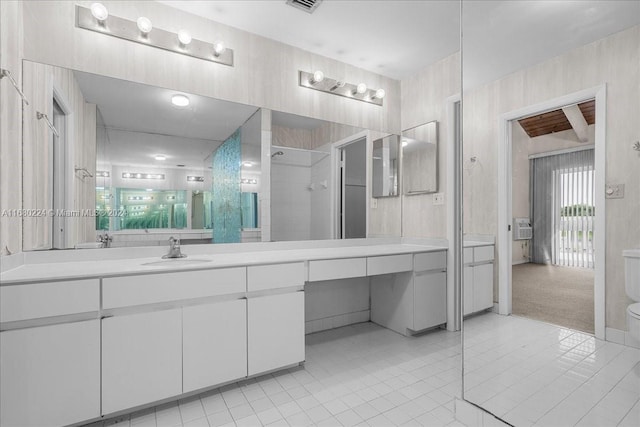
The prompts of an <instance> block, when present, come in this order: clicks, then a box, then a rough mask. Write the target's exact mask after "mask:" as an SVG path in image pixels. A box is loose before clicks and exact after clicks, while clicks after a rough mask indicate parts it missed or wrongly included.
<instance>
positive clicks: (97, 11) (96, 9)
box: [91, 3, 109, 24]
mask: <svg viewBox="0 0 640 427" xmlns="http://www.w3.org/2000/svg"><path fill="white" fill-rule="evenodd" d="M91 15H93V17H94V18H96V20H97V21H98V22H99V23H101V24H104V21H106V20H107V18H108V17H109V11H108V10H107V8H106V7H105V5H103V4H102V3H93V4H92V5H91Z"/></svg>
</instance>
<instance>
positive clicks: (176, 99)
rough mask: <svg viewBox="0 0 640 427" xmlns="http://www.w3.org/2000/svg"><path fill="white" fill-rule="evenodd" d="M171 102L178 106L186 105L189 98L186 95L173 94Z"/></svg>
mask: <svg viewBox="0 0 640 427" xmlns="http://www.w3.org/2000/svg"><path fill="white" fill-rule="evenodd" d="M171 103H172V104H173V105H175V106H176V107H186V106H187V105H189V98H187V97H186V96H185V95H173V96H172V97H171Z"/></svg>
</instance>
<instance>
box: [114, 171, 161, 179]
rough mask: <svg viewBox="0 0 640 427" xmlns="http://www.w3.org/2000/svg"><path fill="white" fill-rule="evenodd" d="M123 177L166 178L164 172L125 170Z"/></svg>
mask: <svg viewBox="0 0 640 427" xmlns="http://www.w3.org/2000/svg"><path fill="white" fill-rule="evenodd" d="M122 177H123V178H132V179H164V174H163V173H142V172H124V173H123V174H122Z"/></svg>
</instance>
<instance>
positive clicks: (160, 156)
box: [155, 154, 167, 160]
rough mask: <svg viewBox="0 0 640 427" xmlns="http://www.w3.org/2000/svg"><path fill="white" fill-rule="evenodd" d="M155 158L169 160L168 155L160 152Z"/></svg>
mask: <svg viewBox="0 0 640 427" xmlns="http://www.w3.org/2000/svg"><path fill="white" fill-rule="evenodd" d="M155 159H156V160H167V157H166V156H163V155H161V154H158V155H157V156H155Z"/></svg>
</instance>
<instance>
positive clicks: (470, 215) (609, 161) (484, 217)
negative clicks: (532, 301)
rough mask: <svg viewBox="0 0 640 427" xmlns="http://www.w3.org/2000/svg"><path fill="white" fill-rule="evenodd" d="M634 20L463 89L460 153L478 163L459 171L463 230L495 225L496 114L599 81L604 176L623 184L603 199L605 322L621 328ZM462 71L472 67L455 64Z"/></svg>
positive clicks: (634, 99)
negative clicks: (603, 97)
mask: <svg viewBox="0 0 640 427" xmlns="http://www.w3.org/2000/svg"><path fill="white" fill-rule="evenodd" d="M639 63H640V26H635V27H632V28H630V29H627V30H625V31H622V32H620V33H617V34H613V35H611V36H609V37H606V38H604V39H601V40H598V41H596V42H594V43H590V44H588V45H585V46H582V47H580V48H577V49H574V50H572V51H570V52H568V53H566V54H564V55H561V56H558V57H555V58H552V59H549V60H547V61H544V62H542V63H540V64H537V65H535V66H532V67H530V68H527V69H524V70H520V71H518V72H516V73H513V74H510V75H508V76H506V77H504V78H502V79H500V80H498V81H495V82H492V83H489V84H486V85H483V86H481V87H477V88H473V89H471V90H468V91H465V92H464V95H463V108H464V116H463V127H464V129H463V138H464V150H465V157H466V158H468V157H469V156H471V155H476V156H478V164H477V165H476V166H475V167H474V168H473V169H471V170H470V171H467V172H468V173H465V181H464V210H465V211H464V228H465V232H468V233H477V234H493V235H495V234H496V232H497V230H496V227H497V219H498V212H497V208H498V207H497V203H498V202H497V176H498V173H497V167H498V165H497V157H498V136H499V135H498V126H497V124H498V117H499V116H500V115H501V114H503V113H506V112H509V111H514V110H517V109H520V108H523V107H525V106H528V105H533V104H536V103H540V102H543V101H547V100H550V99H553V98H556V97H560V96H563V95H566V94H570V93H574V92H577V91H580V90H583V89H586V88H591V87H595V86H598V85H602V84H606V85H607V105H606V109H607V110H606V113H607V114H606V115H607V120H606V145H607V151H606V165H607V167H606V172H605V173H606V182H607V183H623V184H625V186H626V188H625V197H624V198H623V199H607V203H606V223H607V225H606V233H607V236H606V254H605V256H606V273H605V274H606V326H607V327H609V328H616V329H621V330H626V325H625V309H626V306H627V304H629V302H630V300H629V299H627V297H626V294H625V290H624V263H623V259H622V250H624V249H626V248H631V247H636V246H638V244H639V243H640V221H638V218H640V158H638V155H637V153H636V152H634V151H632V150H631V144H632V143H633V141H636V140H638V137H640V121H639V120H638V117H640V67H638V64H639ZM463 72H464V73H469V72H472V70H463Z"/></svg>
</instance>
